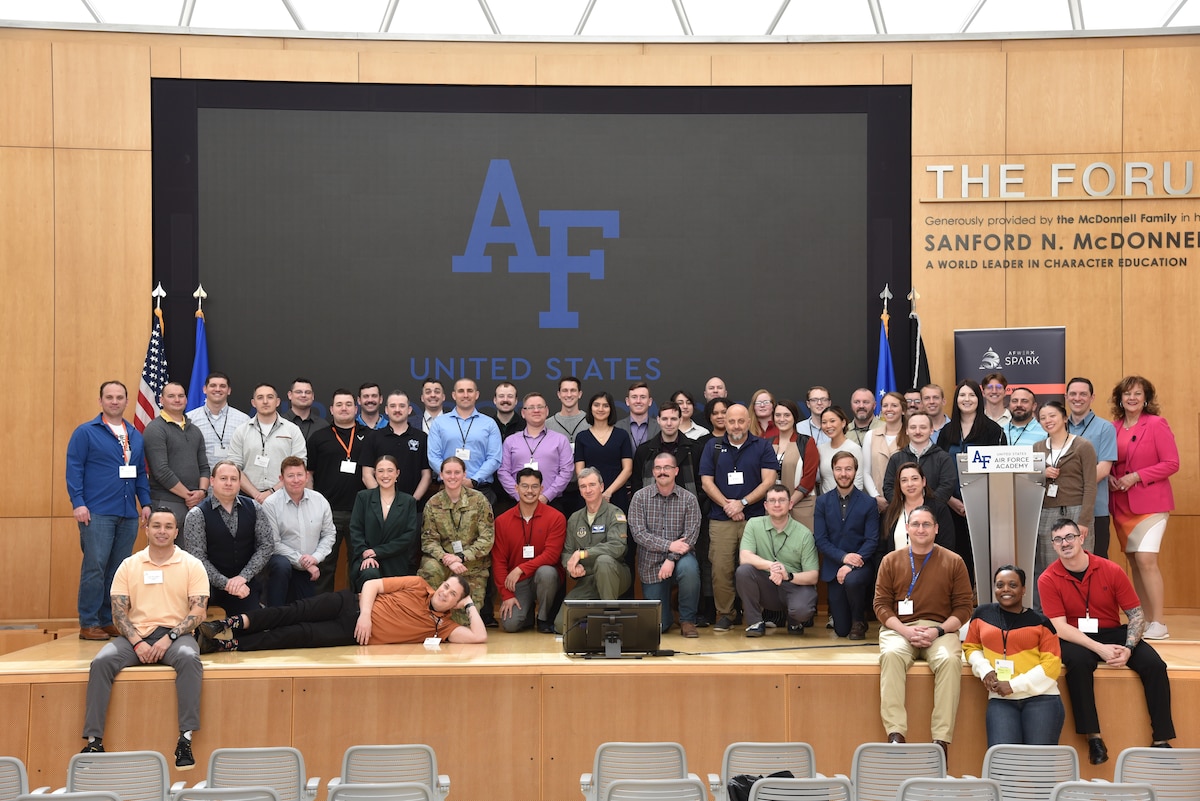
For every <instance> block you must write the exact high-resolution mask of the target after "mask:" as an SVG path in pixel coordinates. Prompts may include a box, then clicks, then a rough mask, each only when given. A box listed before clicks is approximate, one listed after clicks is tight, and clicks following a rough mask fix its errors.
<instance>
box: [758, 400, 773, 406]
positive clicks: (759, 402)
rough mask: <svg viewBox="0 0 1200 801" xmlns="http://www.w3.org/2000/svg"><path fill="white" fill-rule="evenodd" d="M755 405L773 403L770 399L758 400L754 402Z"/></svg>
mask: <svg viewBox="0 0 1200 801" xmlns="http://www.w3.org/2000/svg"><path fill="white" fill-rule="evenodd" d="M754 405H755V406H770V405H771V401H769V400H756V401H755V402H754Z"/></svg>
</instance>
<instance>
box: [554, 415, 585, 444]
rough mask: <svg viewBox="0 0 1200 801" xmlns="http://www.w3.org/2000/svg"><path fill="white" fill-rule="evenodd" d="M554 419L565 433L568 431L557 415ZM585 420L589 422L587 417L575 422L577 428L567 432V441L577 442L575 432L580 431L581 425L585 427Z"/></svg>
mask: <svg viewBox="0 0 1200 801" xmlns="http://www.w3.org/2000/svg"><path fill="white" fill-rule="evenodd" d="M553 419H554V422H556V423H558V425H559V426H560V427H561V428H562V430H563V431H567V427H566V426H565V425H563V421H562V420H559V419H558V415H557V414H556V415H554V418H553ZM585 420H587V417H586V416H584V417H580V418H579V419H578V420H576V421H575V426H574V427H573V428H572V429H571V430H570V431H567V439H569V440H570V441H571V442H574V441H575V432H576V431H578V430H579V427H580V426H581V425H583V422H584V421H585Z"/></svg>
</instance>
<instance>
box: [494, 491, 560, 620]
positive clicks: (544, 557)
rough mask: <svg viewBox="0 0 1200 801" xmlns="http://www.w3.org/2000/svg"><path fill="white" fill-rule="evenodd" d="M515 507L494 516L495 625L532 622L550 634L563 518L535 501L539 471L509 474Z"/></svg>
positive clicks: (538, 494) (557, 582) (536, 499)
mask: <svg viewBox="0 0 1200 801" xmlns="http://www.w3.org/2000/svg"><path fill="white" fill-rule="evenodd" d="M515 478H516V484H517V501H518V503H517V505H516V506H515V507H513V508H512V509H509V510H508V511H507V512H505V513H504V514H502V515H500V516H499V517H497V518H496V540H495V544H493V545H492V575H493V577H494V579H495V582H496V589H497V590H499V592H500V626H501V627H502V628H503V629H504V630H505V631H508V632H514V631H520V630H521V629H523V628H526V627H527V623H528V625H529V626H532V624H533V612H534V600H535V599H536V601H537V629H538V631H540V632H541V633H543V634H553V633H554V614H553V612H554V609H553V607H554V600H555V596H556V595H557V594H558V588H559V587H561V586H563V581H564V576H563V569H562V565H561V564H559V555H560V554H562V549H563V541H564V540H565V539H566V537H567V520H566V518H565V517H563V516H562V514H561V513H560V512H558V511H556V510H555V509H552V508H551V507H549V506H547V505H546V504H544V503H542V502H541V501H540V500H539V496H540V495H541V494H542V473H541V471H540V470H535V469H534V468H532V467H523V468H521V469H520V470H518V471H517V474H516V476H515Z"/></svg>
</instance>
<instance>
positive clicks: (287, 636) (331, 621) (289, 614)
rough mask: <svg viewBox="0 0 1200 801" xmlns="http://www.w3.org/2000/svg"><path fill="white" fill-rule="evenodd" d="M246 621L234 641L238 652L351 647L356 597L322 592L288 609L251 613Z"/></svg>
mask: <svg viewBox="0 0 1200 801" xmlns="http://www.w3.org/2000/svg"><path fill="white" fill-rule="evenodd" d="M246 619H247V620H248V621H249V625H247V626H243V627H242V629H241V632H240V633H239V636H238V637H237V641H238V650H239V651H269V650H272V649H275V648H327V647H330V646H333V645H354V626H355V625H356V624H357V623H358V596H357V595H355V594H354V593H353V592H352V591H351V590H341V591H340V592H324V593H321V594H320V595H314V596H313V597H312V598H305V599H304V600H302V601H296V602H295V603H293V604H288V605H287V606H273V607H269V608H267V609H259V610H257V611H254V612H250V613H248V614H247V615H246Z"/></svg>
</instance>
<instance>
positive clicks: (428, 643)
mask: <svg viewBox="0 0 1200 801" xmlns="http://www.w3.org/2000/svg"><path fill="white" fill-rule="evenodd" d="M441 644H442V638H441V637H426V638H425V647H426V648H428V649H430V650H434V651H436V650H437V649H438V646H440V645H441Z"/></svg>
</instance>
